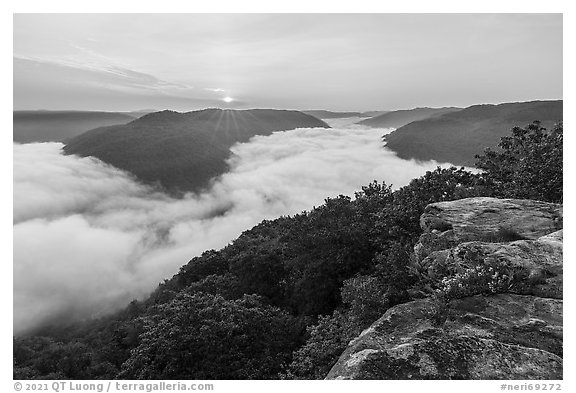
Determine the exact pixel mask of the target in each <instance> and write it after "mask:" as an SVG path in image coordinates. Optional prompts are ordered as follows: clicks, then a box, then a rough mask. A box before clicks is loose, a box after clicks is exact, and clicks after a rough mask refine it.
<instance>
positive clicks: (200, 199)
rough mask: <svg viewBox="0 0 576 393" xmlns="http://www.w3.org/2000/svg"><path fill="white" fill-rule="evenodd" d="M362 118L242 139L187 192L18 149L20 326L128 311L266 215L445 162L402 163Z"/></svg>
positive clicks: (53, 148) (87, 161)
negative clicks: (223, 169) (214, 175)
mask: <svg viewBox="0 0 576 393" xmlns="http://www.w3.org/2000/svg"><path fill="white" fill-rule="evenodd" d="M356 120H358V119H334V122H331V123H332V125H333V126H338V127H339V128H333V129H297V130H293V131H286V132H276V133H274V134H272V135H270V136H258V137H254V138H252V139H251V140H250V141H249V142H248V143H244V144H238V145H235V146H234V147H233V148H232V151H233V153H234V154H233V156H232V158H231V159H230V162H229V163H230V166H231V171H230V172H229V173H227V174H225V175H223V176H222V177H221V178H219V179H218V180H217V181H216V182H215V183H214V185H213V186H212V188H211V189H210V190H209V191H208V192H206V193H203V194H200V195H196V194H189V195H186V196H185V197H184V198H182V199H174V198H172V197H169V196H168V195H166V194H164V193H161V192H158V191H157V190H153V189H151V188H150V187H148V186H145V185H142V184H140V183H138V182H137V181H135V180H134V178H132V177H131V176H130V175H129V174H127V173H126V172H123V171H120V170H118V169H115V168H113V167H110V166H108V165H106V164H104V163H102V162H100V161H98V160H96V159H93V158H79V157H76V156H64V155H62V154H61V147H62V145H61V144H58V143H40V144H38V143H37V144H26V145H14V207H13V208H14V329H15V333H19V332H24V331H26V330H28V329H30V328H34V327H37V326H39V325H41V324H43V323H47V322H58V321H59V320H61V319H64V318H65V319H70V318H83V317H89V316H94V315H99V314H102V313H105V312H109V311H111V310H113V309H116V308H118V307H121V306H124V305H125V304H127V303H128V302H129V301H130V300H132V299H133V298H138V297H143V296H145V295H146V294H148V293H149V292H150V291H152V290H153V289H154V288H155V287H156V285H157V284H158V283H159V282H160V281H162V280H163V279H164V278H169V277H171V276H172V275H173V274H175V273H176V272H177V271H178V268H179V267H180V266H182V265H183V264H185V263H187V262H188V261H189V260H190V259H191V258H192V257H194V256H197V255H200V254H201V253H202V252H203V251H204V250H207V249H211V248H215V249H218V248H221V247H223V246H225V245H226V244H228V243H229V242H230V241H231V240H233V239H234V238H236V237H237V236H238V235H239V234H240V233H241V232H242V231H244V230H246V229H249V228H250V227H252V226H253V225H255V224H257V223H258V222H260V221H261V220H262V219H265V218H267V219H271V218H275V217H278V216H280V215H289V214H295V213H298V212H300V211H302V210H308V209H310V208H312V207H313V206H318V205H320V204H322V203H323V201H324V199H325V198H326V197H329V196H337V195H339V194H345V195H353V193H354V191H357V190H359V189H360V188H361V186H362V185H365V184H367V183H369V182H371V181H372V180H378V181H385V182H386V183H387V184H393V185H394V186H395V188H397V187H399V186H402V185H405V184H407V183H408V182H409V181H410V180H411V179H412V178H414V177H418V176H420V175H422V174H424V173H425V171H427V170H431V169H434V168H435V167H436V166H437V163H435V162H427V163H416V162H414V161H405V160H401V159H399V158H397V157H396V156H395V154H394V153H393V152H391V151H389V150H387V149H385V148H383V147H382V141H381V136H382V135H383V134H384V133H385V132H386V131H388V130H381V129H365V128H361V127H358V126H353V125H350V123H351V122H352V121H356Z"/></svg>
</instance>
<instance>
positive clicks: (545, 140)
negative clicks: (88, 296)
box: [14, 123, 562, 379]
mask: <svg viewBox="0 0 576 393" xmlns="http://www.w3.org/2000/svg"><path fill="white" fill-rule="evenodd" d="M500 147H501V150H499V151H491V150H490V151H487V152H486V153H485V154H484V155H483V156H480V157H479V167H480V168H481V169H483V170H484V172H481V173H471V172H468V171H466V170H464V169H463V168H460V169H458V168H454V167H452V168H448V169H441V168H438V169H436V170H434V171H431V172H428V173H426V174H425V175H424V176H422V177H420V178H418V179H415V180H413V181H412V182H411V183H410V184H409V185H407V186H405V187H402V188H400V189H399V190H396V191H393V190H392V188H391V187H390V186H389V185H386V184H380V183H377V182H373V183H371V184H369V185H367V186H365V187H363V188H362V190H361V191H359V192H357V193H356V195H355V196H354V198H351V197H348V196H343V195H340V196H338V197H336V198H328V199H326V201H325V203H324V204H323V205H322V206H319V207H316V208H314V209H312V210H311V211H307V212H302V213H300V214H297V215H295V216H293V217H280V218H278V219H276V220H272V221H268V220H266V221H263V222H261V223H260V224H259V225H257V226H255V227H254V228H252V229H250V230H248V231H246V232H244V233H243V234H242V235H241V236H240V237H239V238H238V239H236V240H235V241H234V242H233V243H231V244H230V245H229V246H227V247H225V248H223V249H221V250H218V251H215V250H210V251H206V252H205V253H204V254H202V255H201V256H200V257H196V258H194V259H192V260H191V261H190V262H189V263H188V264H186V265H184V266H183V267H182V268H181V269H180V271H179V272H178V274H176V275H175V276H174V277H173V278H171V279H170V280H167V281H165V282H164V283H162V284H161V285H159V287H158V288H157V289H156V291H155V292H154V293H153V294H152V295H151V296H150V297H149V298H148V299H146V300H145V301H143V302H137V301H134V302H132V303H131V304H130V305H129V306H128V307H127V308H126V309H124V310H122V311H121V312H119V313H116V314H115V315H112V316H109V317H106V318H103V319H100V320H94V321H89V322H87V323H81V324H78V325H76V326H69V327H59V328H45V329H43V330H42V331H39V332H36V334H35V335H33V336H28V337H21V338H16V339H15V340H14V377H15V378H19V379H28V378H30V379H32V378H43V379H50V378H76V379H90V378H130V379H132V378H147V379H150V378H162V379H171V378H175V379H211V378H214V379H229V378H231V379H266V378H323V377H324V376H325V375H326V373H327V372H328V370H330V368H331V367H332V365H333V364H334V362H335V361H336V360H337V359H338V357H339V355H340V354H341V353H342V351H343V350H344V348H345V347H346V345H347V343H348V342H349V341H350V340H351V339H352V338H354V337H355V336H357V335H358V334H359V333H360V332H361V331H362V330H363V329H365V328H366V327H368V326H369V325H370V324H371V323H372V322H373V321H374V320H376V319H377V318H378V317H379V316H380V315H382V313H383V312H385V311H386V310H387V309H388V308H389V307H392V306H394V305H396V304H399V303H402V302H406V301H409V300H411V299H412V298H413V297H414V296H416V295H415V293H416V291H415V288H417V287H418V279H417V277H416V276H415V275H413V274H412V273H411V270H410V268H409V266H410V259H411V256H412V251H411V250H412V248H413V246H414V244H415V243H416V241H417V240H418V237H419V235H420V226H419V218H420V215H421V214H422V212H423V210H424V208H425V206H426V205H427V204H429V203H432V202H438V201H446V200H454V199H459V198H465V197H470V196H514V197H529V198H538V199H544V200H550V201H561V200H562V165H561V164H562V126H561V125H559V126H558V127H556V128H555V129H554V130H552V131H551V132H549V133H548V132H546V130H544V129H542V128H541V127H540V126H539V124H537V123H535V124H533V125H530V126H528V127H527V128H524V129H520V128H515V129H514V130H513V134H512V136H511V137H509V138H504V139H503V140H502V143H501V145H500ZM537 165H538V167H536V166H537ZM484 276H485V274H484V272H476V273H474V274H469V275H468V276H466V277H464V279H466V280H468V281H470V282H474V283H478V285H484V284H486V285H488V287H487V288H488V289H491V287H490V286H489V285H491V282H486V283H485V282H484V281H482V280H483V277H484ZM449 284H451V283H449V282H447V283H446V285H447V286H449ZM497 284H498V283H497ZM498 285H500V284H498ZM502 285H504V284H502ZM496 289H497V288H496Z"/></svg>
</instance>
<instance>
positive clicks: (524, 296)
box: [327, 198, 563, 380]
mask: <svg viewBox="0 0 576 393" xmlns="http://www.w3.org/2000/svg"><path fill="white" fill-rule="evenodd" d="M421 226H422V229H423V230H424V233H423V234H422V236H421V238H420V242H419V243H418V244H417V245H416V247H415V260H416V262H415V263H416V264H417V268H419V269H421V270H422V271H423V272H424V274H425V275H426V276H427V277H428V279H429V280H431V282H432V283H434V282H435V283H437V284H438V286H437V287H441V284H440V283H444V282H445V280H446V279H447V278H451V277H455V276H456V275H458V274H462V273H463V272H466V271H469V270H470V269H474V268H477V267H479V266H480V267H482V266H484V265H485V266H493V265H494V264H497V265H494V266H500V267H503V268H504V269H509V270H510V272H512V273H510V275H511V276H514V280H515V281H513V283H512V284H510V286H509V287H508V286H501V287H499V288H498V290H497V291H495V293H493V294H491V295H489V296H486V295H487V294H486V293H485V292H484V291H483V289H482V288H481V287H478V290H477V291H476V289H477V288H476V287H472V288H469V291H468V292H466V291H464V292H461V293H465V294H466V296H462V297H459V296H454V297H443V296H436V295H434V296H433V295H432V294H431V296H430V297H427V298H423V299H419V300H415V301H412V302H409V303H405V304H401V305H398V306H395V307H392V308H390V309H389V310H388V311H387V312H386V313H385V314H384V315H383V316H382V317H381V318H380V319H378V320H377V321H376V322H375V323H373V324H372V326H370V327H369V328H368V329H367V330H365V331H364V332H362V334H361V335H360V336H358V337H357V338H355V339H354V340H352V341H351V342H350V344H349V346H348V348H347V349H346V350H345V351H344V353H343V354H342V355H341V357H340V359H339V360H338V361H337V363H336V364H335V365H334V366H333V368H332V369H331V370H330V372H329V374H328V376H327V379H547V380H554V379H562V340H563V339H562V231H561V228H562V207H561V206H560V205H556V204H550V203H544V202H536V201H525V200H513V199H503V200H500V199H495V198H468V199H463V200H458V201H453V202H442V203H436V204H431V205H429V206H427V207H426V210H425V213H424V214H423V215H422V218H421ZM443 280H444V281H443ZM518 280H522V282H520V285H518ZM507 289H509V292H514V293H505V292H507ZM475 291H476V292H475ZM496 292H499V293H496ZM502 292H504V293H502ZM459 293H460V292H459ZM436 294H437V292H436Z"/></svg>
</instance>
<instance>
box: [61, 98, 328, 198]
mask: <svg viewBox="0 0 576 393" xmlns="http://www.w3.org/2000/svg"><path fill="white" fill-rule="evenodd" d="M301 127H324V128H328V125H327V124H326V123H324V122H323V121H321V120H319V119H317V118H315V117H313V116H310V115H307V114H304V113H302V112H298V111H283V110H272V109H251V110H242V111H240V110H221V109H205V110H201V111H194V112H187V113H179V112H173V111H163V112H155V113H150V114H148V115H145V116H143V117H141V118H139V119H137V120H134V121H132V122H130V123H128V124H126V125H120V126H111V127H102V128H97V129H95V130H91V131H88V132H86V133H84V134H82V135H79V136H77V137H76V138H73V139H71V140H70V141H69V142H68V143H67V144H66V146H65V147H64V152H65V153H66V154H76V155H79V156H93V157H97V158H99V159H100V160H102V161H104V162H106V163H108V164H111V165H113V166H115V167H117V168H120V169H123V170H127V171H129V172H131V173H133V174H134V175H136V177H137V178H138V179H140V180H141V181H143V182H146V183H150V184H159V185H161V186H163V187H165V188H166V189H168V190H170V191H199V190H200V189H202V188H203V187H206V186H207V185H208V183H209V181H210V180H211V179H213V178H215V177H216V176H218V175H220V174H222V173H224V172H226V170H227V169H228V166H227V164H226V159H227V158H228V157H229V155H230V147H231V146H232V145H233V144H234V143H236V142H246V141H247V140H248V139H250V138H251V137H253V136H255V135H269V134H271V133H272V132H274V131H284V130H291V129H295V128H301Z"/></svg>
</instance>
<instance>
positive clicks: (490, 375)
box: [327, 294, 562, 379]
mask: <svg viewBox="0 0 576 393" xmlns="http://www.w3.org/2000/svg"><path fill="white" fill-rule="evenodd" d="M561 355H562V300H557V299H541V298H536V297H533V296H524V295H513V294H500V295H495V296H490V297H483V296H472V297H468V298H465V299H457V300H452V301H451V302H449V303H448V304H447V305H446V304H442V303H441V302H438V301H436V300H433V299H431V298H427V299H420V300H416V301H412V302H409V303H405V304H401V305H398V306H395V307H392V308H391V309H389V310H388V311H387V312H386V313H385V314H384V315H383V316H382V317H381V318H380V319H379V320H378V321H376V322H375V323H374V324H372V326H370V328H368V329H367V330H365V331H364V332H362V334H361V335H360V336H359V337H357V338H356V339H354V340H352V341H351V342H350V344H349V346H348V348H347V349H346V350H345V351H344V353H343V354H342V356H341V357H340V359H339V360H338V361H337V363H336V364H335V365H334V366H333V367H332V369H331V370H330V372H329V374H328V376H327V379H561V378H562V358H561Z"/></svg>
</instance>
